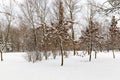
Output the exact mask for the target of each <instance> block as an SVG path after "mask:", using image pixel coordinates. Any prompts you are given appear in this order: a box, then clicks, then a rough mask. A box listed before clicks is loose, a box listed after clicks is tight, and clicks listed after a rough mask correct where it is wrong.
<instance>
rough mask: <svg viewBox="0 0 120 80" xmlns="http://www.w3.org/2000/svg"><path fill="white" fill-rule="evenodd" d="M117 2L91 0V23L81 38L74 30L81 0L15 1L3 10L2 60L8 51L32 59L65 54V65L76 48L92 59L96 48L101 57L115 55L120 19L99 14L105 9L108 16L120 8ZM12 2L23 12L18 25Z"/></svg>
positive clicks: (118, 47) (0, 32) (88, 19)
mask: <svg viewBox="0 0 120 80" xmlns="http://www.w3.org/2000/svg"><path fill="white" fill-rule="evenodd" d="M116 1H117V0H115V1H112V0H108V1H107V2H108V3H109V4H110V5H111V7H110V8H107V9H106V8H104V7H102V6H101V5H97V4H96V3H95V1H94V0H92V1H90V0H88V4H87V5H88V14H87V17H86V22H87V23H86V24H87V25H86V26H84V28H83V29H81V31H79V32H81V36H80V37H79V39H75V36H76V35H75V30H74V27H76V26H75V24H77V22H76V19H77V15H78V13H80V12H81V6H80V5H79V4H80V1H79V0H65V1H64V0H55V1H54V2H51V7H49V5H50V4H48V3H47V0H35V1H34V0H25V1H24V3H22V4H19V3H17V2H16V1H14V2H12V1H11V2H10V5H9V6H7V7H8V8H6V7H5V8H4V7H3V11H1V12H0V13H1V14H4V16H5V20H2V21H0V24H1V25H0V44H1V46H0V52H1V61H2V60H3V56H2V54H3V52H4V51H6V52H27V53H28V54H27V59H28V61H30V62H31V61H32V62H36V61H38V60H39V61H41V60H42V59H43V57H45V59H46V60H47V59H48V58H49V56H50V55H53V58H54V59H55V58H56V56H57V55H61V66H63V63H64V57H67V56H68V55H69V53H68V52H67V51H73V55H78V54H79V53H78V52H77V51H80V50H81V51H85V53H86V54H88V55H89V61H91V57H92V52H93V51H94V52H95V58H97V52H99V51H110V50H112V52H113V58H115V52H114V51H115V50H120V28H119V26H118V25H117V24H118V22H119V20H117V19H116V17H115V15H113V16H112V17H111V22H102V21H100V20H96V18H95V17H96V15H97V14H99V15H100V14H101V12H104V13H106V14H107V15H108V14H109V13H111V11H114V10H115V11H119V6H120V4H118V2H119V1H117V2H116ZM119 3H120V2H119ZM12 4H16V5H17V6H18V7H19V9H20V11H21V15H19V16H18V17H17V19H19V20H17V21H19V24H17V27H16V25H13V24H15V23H14V20H15V18H16V17H15V16H14V12H13V11H12V10H13V6H12ZM96 7H97V8H96ZM106 14H105V15H106ZM5 21H6V22H5ZM17 21H16V22H17ZM81 23H82V22H81ZM104 23H108V25H106V24H104ZM79 26H80V25H79Z"/></svg>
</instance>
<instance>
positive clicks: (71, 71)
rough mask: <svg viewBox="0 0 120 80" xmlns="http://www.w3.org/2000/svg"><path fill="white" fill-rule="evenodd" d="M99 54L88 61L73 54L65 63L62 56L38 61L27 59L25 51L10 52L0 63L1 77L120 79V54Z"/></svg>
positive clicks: (22, 79)
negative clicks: (62, 63) (113, 56)
mask: <svg viewBox="0 0 120 80" xmlns="http://www.w3.org/2000/svg"><path fill="white" fill-rule="evenodd" d="M116 54H117V55H116V59H113V58H112V53H104V54H102V53H101V54H99V55H98V58H97V59H96V60H95V59H92V61H91V62H88V56H87V57H84V58H81V57H80V56H69V58H66V59H65V62H64V66H63V67H61V66H60V58H59V57H58V58H57V59H56V60H53V59H49V60H48V61H45V60H43V61H41V62H36V63H31V62H27V61H26V60H25V59H24V56H25V53H11V54H10V53H9V54H8V53H6V54H4V61H3V62H0V80H120V53H119V52H116Z"/></svg>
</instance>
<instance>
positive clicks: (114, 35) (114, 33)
mask: <svg viewBox="0 0 120 80" xmlns="http://www.w3.org/2000/svg"><path fill="white" fill-rule="evenodd" d="M118 35H119V29H118V27H117V21H116V19H115V16H113V17H112V20H111V26H110V28H109V40H108V41H109V45H110V46H111V50H112V52H113V58H115V53H114V50H115V49H116V47H117V44H118Z"/></svg>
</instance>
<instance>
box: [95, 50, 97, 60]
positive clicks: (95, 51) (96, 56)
mask: <svg viewBox="0 0 120 80" xmlns="http://www.w3.org/2000/svg"><path fill="white" fill-rule="evenodd" d="M96 58H97V52H96V51H95V59H96Z"/></svg>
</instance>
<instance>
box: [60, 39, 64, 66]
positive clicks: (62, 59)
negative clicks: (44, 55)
mask: <svg viewBox="0 0 120 80" xmlns="http://www.w3.org/2000/svg"><path fill="white" fill-rule="evenodd" d="M60 50H61V66H63V63H64V53H63V45H62V41H61V43H60Z"/></svg>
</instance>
